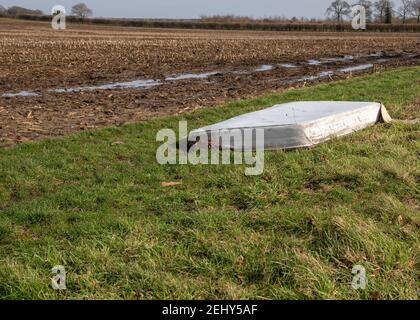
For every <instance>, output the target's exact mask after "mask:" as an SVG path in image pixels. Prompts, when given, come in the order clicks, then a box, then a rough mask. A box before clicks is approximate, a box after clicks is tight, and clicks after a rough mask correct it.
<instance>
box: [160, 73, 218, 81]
mask: <svg viewBox="0 0 420 320" xmlns="http://www.w3.org/2000/svg"><path fill="white" fill-rule="evenodd" d="M219 74H220V75H222V73H221V72H218V71H214V72H206V73H183V74H179V75H174V76H169V77H167V78H166V79H165V80H166V81H179V80H191V79H207V78H208V77H211V76H215V75H219Z"/></svg>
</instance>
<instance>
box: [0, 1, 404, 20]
mask: <svg viewBox="0 0 420 320" xmlns="http://www.w3.org/2000/svg"><path fill="white" fill-rule="evenodd" d="M81 1H82V2H84V3H86V4H87V5H88V7H90V8H91V9H92V10H93V12H94V16H96V17H115V18H178V19H180V18H199V17H200V15H214V14H235V15H243V16H252V17H255V18H261V17H269V16H284V17H288V18H292V17H307V18H322V17H324V13H325V10H326V8H327V7H328V5H329V4H330V3H331V2H332V0H118V1H116V0H0V5H3V6H4V7H10V6H13V5H18V6H22V7H27V8H31V9H40V10H42V11H44V12H48V13H49V12H51V8H52V7H53V6H54V5H63V6H64V7H65V8H66V10H67V12H70V10H71V7H72V6H73V5H74V4H76V3H78V2H81ZM353 2H356V0H350V1H349V3H353ZM394 2H396V3H397V4H399V0H398V1H394Z"/></svg>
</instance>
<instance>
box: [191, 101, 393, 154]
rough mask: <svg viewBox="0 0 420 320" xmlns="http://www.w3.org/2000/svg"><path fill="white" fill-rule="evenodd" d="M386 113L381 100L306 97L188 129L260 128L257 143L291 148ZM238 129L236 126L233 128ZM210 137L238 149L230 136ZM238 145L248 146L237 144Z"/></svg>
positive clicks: (363, 124)
mask: <svg viewBox="0 0 420 320" xmlns="http://www.w3.org/2000/svg"><path fill="white" fill-rule="evenodd" d="M384 118H386V120H388V118H389V116H388V114H387V112H386V109H385V108H384V107H383V105H382V104H381V103H377V102H345V101H307V102H292V103H286V104H279V105H275V106H273V107H271V108H268V109H264V110H260V111H256V112H252V113H247V114H243V115H240V116H238V117H235V118H232V119H229V120H226V121H223V122H219V123H216V124H213V125H210V126H206V127H203V128H200V129H197V130H194V131H193V132H191V134H193V135H197V134H200V133H201V134H203V133H204V132H205V133H207V134H208V136H209V137H211V136H212V137H213V140H214V139H215V137H218V134H220V136H221V135H222V133H226V132H229V131H230V130H232V129H239V130H242V131H243V130H245V129H263V130H264V140H263V141H259V142H260V144H256V142H255V141H254V142H253V144H252V149H255V146H256V145H263V146H264V149H290V148H299V147H308V146H313V145H316V144H318V143H321V142H324V141H327V140H329V139H331V138H333V137H338V136H343V135H346V134H349V133H351V132H354V131H357V130H361V129H363V128H366V127H368V126H370V125H373V124H375V123H377V122H378V121H380V120H381V119H384ZM236 131H237V130H236ZM220 136H219V138H218V139H217V140H218V141H211V142H210V143H211V144H212V145H217V146H219V147H222V148H231V149H235V150H237V149H238V148H237V147H236V146H235V145H233V139H232V141H231V142H230V143H229V142H228V144H227V143H226V141H225V142H223V141H221V139H220ZM240 148H241V149H249V148H246V147H242V146H240Z"/></svg>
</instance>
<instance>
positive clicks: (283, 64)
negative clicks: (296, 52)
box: [279, 63, 298, 69]
mask: <svg viewBox="0 0 420 320" xmlns="http://www.w3.org/2000/svg"><path fill="white" fill-rule="evenodd" d="M279 66H280V67H283V68H286V69H292V68H297V67H298V66H297V65H295V64H292V63H280V64H279Z"/></svg>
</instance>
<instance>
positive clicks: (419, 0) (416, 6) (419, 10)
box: [411, 0, 420, 23]
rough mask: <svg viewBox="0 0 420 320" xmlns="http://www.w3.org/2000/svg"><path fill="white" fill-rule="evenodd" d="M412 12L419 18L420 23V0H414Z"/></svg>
mask: <svg viewBox="0 0 420 320" xmlns="http://www.w3.org/2000/svg"><path fill="white" fill-rule="evenodd" d="M411 12H412V15H413V16H414V17H416V18H417V23H420V0H413V1H412V4H411Z"/></svg>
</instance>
